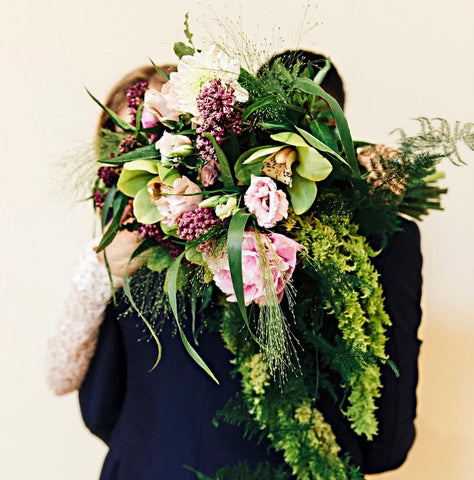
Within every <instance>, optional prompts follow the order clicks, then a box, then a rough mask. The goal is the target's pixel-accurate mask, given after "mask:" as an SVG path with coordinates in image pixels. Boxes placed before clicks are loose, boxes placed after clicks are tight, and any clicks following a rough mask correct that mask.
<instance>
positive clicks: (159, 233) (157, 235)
mask: <svg viewBox="0 0 474 480" xmlns="http://www.w3.org/2000/svg"><path fill="white" fill-rule="evenodd" d="M137 231H138V234H139V235H140V237H141V238H143V239H145V238H152V239H153V240H155V241H156V242H157V243H158V244H160V245H162V246H163V247H167V248H169V249H170V252H169V253H170V255H171V256H172V257H173V258H177V257H178V256H179V255H180V254H181V252H182V251H183V250H184V246H183V245H179V244H177V243H175V242H173V240H172V239H171V238H166V235H165V234H164V233H163V230H161V227H160V225H159V224H158V223H153V224H150V225H147V224H144V223H142V224H141V225H140V226H139V227H138V229H137Z"/></svg>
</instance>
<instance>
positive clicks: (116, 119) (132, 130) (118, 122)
mask: <svg viewBox="0 0 474 480" xmlns="http://www.w3.org/2000/svg"><path fill="white" fill-rule="evenodd" d="M86 92H87V93H88V94H89V96H90V97H91V98H92V100H94V102H95V103H97V105H99V107H100V108H102V110H104V111H105V112H107V114H108V115H109V116H110V118H111V119H112V121H113V122H114V123H115V125H117V126H118V127H120V128H121V129H122V130H123V131H125V132H129V133H135V127H134V126H132V125H130V124H129V123H127V122H126V121H125V120H122V118H120V116H119V115H117V114H116V113H115V112H114V111H112V110H110V108H107V107H106V106H105V105H103V104H102V103H101V102H100V101H99V100H97V98H95V97H94V95H92V93H91V92H89V90H87V88H86Z"/></svg>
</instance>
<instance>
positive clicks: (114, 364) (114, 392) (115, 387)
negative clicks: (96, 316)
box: [79, 304, 126, 444]
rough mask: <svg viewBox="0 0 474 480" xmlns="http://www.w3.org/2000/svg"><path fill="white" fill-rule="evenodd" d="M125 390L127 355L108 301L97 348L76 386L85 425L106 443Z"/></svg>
mask: <svg viewBox="0 0 474 480" xmlns="http://www.w3.org/2000/svg"><path fill="white" fill-rule="evenodd" d="M125 391H126V356H125V348H124V344H123V338H122V333H121V330H120V325H119V322H118V320H117V316H116V311H115V309H114V307H113V305H111V304H109V305H108V307H107V309H106V311H105V316H104V321H103V322H102V325H101V327H100V331H99V338H98V342H97V349H96V352H95V355H94V357H93V358H92V361H91V363H90V366H89V370H88V371H87V374H86V377H85V379H84V382H83V383H82V386H81V388H80V390H79V403H80V408H81V413H82V418H83V419H84V423H85V424H86V426H87V428H88V429H89V430H90V431H91V432H92V433H93V434H94V435H96V436H98V437H99V438H101V439H102V440H103V441H104V442H105V443H106V444H109V443H110V439H111V437H112V433H113V430H114V428H115V425H116V423H117V421H118V418H119V416H120V412H121V409H122V405H123V401H124V397H125Z"/></svg>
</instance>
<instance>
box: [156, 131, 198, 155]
mask: <svg viewBox="0 0 474 480" xmlns="http://www.w3.org/2000/svg"><path fill="white" fill-rule="evenodd" d="M183 145H192V142H191V139H190V138H188V137H186V136H185V135H173V134H171V133H168V132H164V133H163V135H162V137H161V138H160V139H159V140H158V141H157V142H156V143H155V147H156V149H157V150H159V151H160V153H161V160H162V161H166V160H167V159H168V156H169V155H170V154H172V153H173V151H174V150H176V149H177V148H178V147H182V146H183Z"/></svg>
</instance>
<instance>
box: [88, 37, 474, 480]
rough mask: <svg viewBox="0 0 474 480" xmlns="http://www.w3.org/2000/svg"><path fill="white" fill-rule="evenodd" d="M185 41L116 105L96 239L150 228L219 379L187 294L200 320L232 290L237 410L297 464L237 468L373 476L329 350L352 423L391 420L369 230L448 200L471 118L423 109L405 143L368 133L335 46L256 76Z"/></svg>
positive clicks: (388, 229)
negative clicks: (345, 93) (311, 59)
mask: <svg viewBox="0 0 474 480" xmlns="http://www.w3.org/2000/svg"><path fill="white" fill-rule="evenodd" d="M189 40H191V38H190V37H189ZM175 51H176V52H177V54H178V57H180V59H179V62H178V65H177V71H176V72H174V73H171V75H170V77H169V79H168V82H167V83H166V84H165V85H164V86H163V88H162V89H161V91H160V92H158V91H155V90H152V89H148V88H147V85H146V84H143V83H139V84H136V85H134V86H132V87H131V88H130V89H129V91H128V100H129V113H130V115H131V121H130V123H127V122H125V121H124V120H123V119H121V118H120V117H119V116H118V115H116V114H115V113H114V112H112V111H110V110H109V109H107V108H106V107H103V108H104V109H105V110H106V111H107V113H108V114H109V115H110V117H111V118H112V120H113V121H114V122H115V124H116V126H117V129H118V130H119V131H123V132H124V133H123V134H120V135H117V133H112V132H103V148H102V155H101V158H100V160H99V161H100V168H99V170H98V178H97V181H96V184H95V187H94V192H93V199H94V204H95V207H96V208H98V209H99V210H100V212H101V217H102V227H103V229H104V234H103V238H102V241H101V242H100V245H99V247H98V250H103V249H105V248H106V247H107V245H109V244H110V243H111V242H112V241H113V239H114V237H115V235H116V234H117V232H118V231H119V230H121V229H124V228H127V229H132V230H137V231H138V233H139V235H140V236H141V238H142V239H143V242H142V243H141V244H140V246H139V247H138V248H137V250H136V251H135V253H134V254H133V256H132V258H133V257H136V256H138V255H142V254H146V255H147V264H146V267H147V269H148V271H150V272H159V273H160V274H161V275H163V276H164V277H165V278H164V283H163V285H164V290H165V291H166V294H167V296H168V299H169V306H170V309H171V312H172V314H173V316H174V318H175V320H176V325H177V328H178V330H179V334H180V337H181V340H182V341H183V343H184V346H185V348H186V349H187V351H188V352H189V354H190V355H191V356H192V357H193V359H194V360H195V361H196V362H197V363H198V364H199V365H200V366H201V367H202V368H203V369H204V370H205V371H206V372H207V374H208V375H210V376H211V377H212V378H213V379H214V380H215V381H218V379H216V378H215V376H214V374H213V373H212V371H211V370H210V369H209V368H208V366H207V365H206V364H205V362H204V361H203V359H202V358H201V357H200V355H199V352H198V349H197V347H195V346H193V345H192V341H190V340H189V337H190V335H189V332H188V333H187V332H186V331H185V329H184V328H183V324H182V321H181V320H180V315H179V311H180V309H179V305H178V294H177V292H178V291H185V292H187V295H188V296H189V301H190V304H191V310H192V318H193V327H192V328H193V332H192V334H194V333H195V332H194V329H195V318H196V311H197V308H199V301H201V303H202V304H206V303H208V302H209V299H210V298H211V294H210V291H211V290H212V289H214V295H219V294H221V295H223V296H224V297H225V300H226V303H225V305H224V306H223V307H222V311H220V313H219V315H218V316H217V317H218V318H216V319H215V322H216V328H218V329H219V330H220V331H221V333H222V336H223V338H224V341H225V344H226V346H227V348H228V349H229V350H230V351H231V352H232V353H233V354H234V356H235V365H236V371H237V372H238V373H239V374H240V375H241V382H242V392H241V395H239V398H238V399H235V400H232V401H231V402H230V403H229V405H228V407H226V409H225V410H224V411H223V412H222V416H224V417H225V418H227V419H230V421H235V422H238V423H247V424H250V426H249V427H248V428H249V430H252V429H253V430H254V431H257V432H264V434H265V435H266V436H267V437H268V438H269V439H270V440H271V441H272V445H273V446H274V448H276V449H277V450H280V451H282V452H283V455H284V458H285V461H286V463H287V466H288V467H289V468H288V467H282V468H281V469H279V470H278V471H274V472H273V473H268V472H267V471H266V470H265V468H266V467H263V466H262V467H259V469H260V470H258V469H257V470H258V471H256V472H254V473H253V474H251V473H249V472H250V470H248V469H247V467H245V466H244V465H239V466H237V467H236V469H234V470H232V469H228V470H226V471H225V475H227V476H226V477H225V478H234V477H235V478H238V475H242V477H241V478H266V477H265V475H268V478H289V476H291V475H295V476H296V478H298V479H310V478H321V479H322V478H324V479H328V478H359V476H360V474H359V473H358V471H357V469H356V468H354V467H352V466H351V465H350V462H349V461H348V460H347V458H346V457H344V456H341V455H340V448H339V447H338V445H337V443H336V440H335V437H334V434H333V433H332V430H331V427H330V426H329V424H327V423H326V422H325V420H324V417H323V415H322V414H321V413H320V412H319V411H318V409H317V407H318V382H319V378H320V375H319V374H320V372H323V370H324V368H325V366H326V367H327V366H328V365H330V366H331V368H332V370H333V371H335V372H336V373H337V374H338V381H339V382H340V383H341V384H342V385H343V386H344V387H345V391H346V394H347V397H346V402H345V408H344V410H343V411H344V413H345V415H346V416H347V417H348V419H349V420H350V422H351V425H352V427H353V429H354V430H355V432H356V433H357V434H359V435H365V436H366V437H367V438H369V439H371V438H372V437H373V436H374V435H376V433H377V420H376V416H375V398H376V397H377V396H379V395H380V389H381V383H380V369H379V366H380V363H386V362H389V359H388V358H387V355H386V353H385V349H384V345H385V342H386V337H385V328H386V326H387V325H389V324H390V319H389V318H388V316H387V314H386V313H385V311H384V306H383V292H382V289H381V287H380V285H379V283H378V275H377V273H376V272H375V270H374V268H373V266H372V264H371V262H370V258H371V257H373V256H374V255H375V252H374V250H373V249H372V248H371V246H369V243H368V241H367V237H368V236H370V235H372V234H378V235H379V237H380V238H382V243H383V238H385V237H386V236H387V235H388V234H390V233H392V232H393V231H394V230H396V229H397V216H398V214H399V213H403V214H406V215H409V216H411V217H414V218H417V219H419V218H420V217H421V216H422V215H425V214H426V213H427V212H428V210H429V209H433V208H435V209H436V208H440V205H439V198H440V195H441V194H442V193H444V190H443V189H441V188H439V187H438V186H437V185H436V181H437V180H438V179H439V178H440V177H441V176H442V175H441V174H439V173H437V172H436V165H437V164H438V162H439V161H440V159H441V158H449V159H451V160H452V161H454V162H456V161H458V160H459V157H458V152H457V148H456V144H457V142H459V141H461V140H464V141H465V143H466V144H467V145H468V146H469V147H471V148H472V147H473V135H472V134H471V125H470V124H468V125H465V126H464V127H461V125H460V124H457V125H456V129H455V131H454V132H451V131H450V129H449V127H448V126H447V124H446V123H445V122H444V121H442V120H436V121H430V120H427V119H419V122H420V123H421V126H422V132H421V133H420V134H419V135H417V136H408V135H407V134H405V133H404V132H401V135H400V140H399V145H398V148H397V149H392V148H388V147H384V146H382V145H372V144H368V143H358V142H354V141H353V140H352V137H351V133H350V130H349V127H348V124H347V121H346V119H345V117H344V114H343V112H342V110H341V108H340V106H339V105H338V103H337V102H336V100H335V99H334V98H332V97H331V96H330V95H328V94H327V93H326V92H325V91H324V90H323V89H322V88H321V83H322V82H323V80H324V76H325V74H326V73H327V71H328V70H329V68H330V63H329V61H327V62H326V65H324V67H323V68H321V69H319V70H317V71H315V70H314V66H313V65H311V64H310V63H308V64H305V63H304V62H301V61H299V60H298V58H295V61H294V64H293V65H292V66H290V67H288V66H285V65H284V64H283V63H282V62H281V61H279V60H276V61H274V62H270V63H268V64H267V65H265V66H263V67H262V68H261V70H260V71H259V72H258V74H251V73H249V72H247V71H245V70H244V69H242V68H240V66H239V65H238V63H237V62H236V61H235V60H233V59H232V58H230V57H229V56H228V55H227V54H226V52H225V51H224V50H222V49H221V48H219V47H217V46H213V47H211V48H210V49H209V50H205V51H198V50H195V48H194V46H193V45H192V42H190V45H184V44H182V43H180V44H177V45H176V47H175ZM157 69H158V70H159V68H157ZM159 71H160V70H159ZM160 72H161V71H160ZM161 73H162V74H163V75H164V73H163V72H161ZM94 100H96V99H95V98H94ZM96 101H97V100H96ZM130 285H131V281H130V280H129V279H128V278H126V279H125V285H124V292H125V294H126V295H127V297H128V300H129V302H130V303H131V305H132V306H133V307H134V308H136V309H137V310H138V311H139V314H140V315H141V317H142V319H143V321H144V322H145V323H146V325H147V326H148V328H149V329H150V332H151V334H152V335H153V337H154V338H155V340H156V343H157V346H158V358H157V361H159V359H160V356H161V346H160V342H159V335H158V334H157V332H156V329H155V328H154V327H153V324H152V322H150V320H149V319H148V318H147V317H146V314H144V313H143V312H142V310H141V309H140V308H139V307H138V306H137V303H141V304H142V303H143V299H140V302H138V301H137V297H136V295H134V294H133V291H132V289H131V287H130ZM163 295H165V293H164V292H163ZM213 298H214V299H215V297H213ZM295 299H297V302H295ZM327 325H330V326H331V328H330V329H329V330H330V331H331V333H330V334H329V333H327V331H328V329H327V328H326V327H327ZM302 347H303V348H302ZM393 368H394V374H396V367H395V366H393ZM321 378H322V377H321ZM326 383H327V382H326ZM327 388H330V386H327ZM242 405H243V406H244V407H245V412H246V414H245V415H243V416H242V415H241V417H239V415H238V414H237V412H242V408H241V406H242ZM232 472H234V474H235V475H234V477H232ZM236 472H237V473H236ZM238 472H240V473H238ZM265 472H266V473H265ZM251 475H254V477H252V476H251ZM201 478H204V477H203V476H202V475H201ZM219 478H220V477H219Z"/></svg>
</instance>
